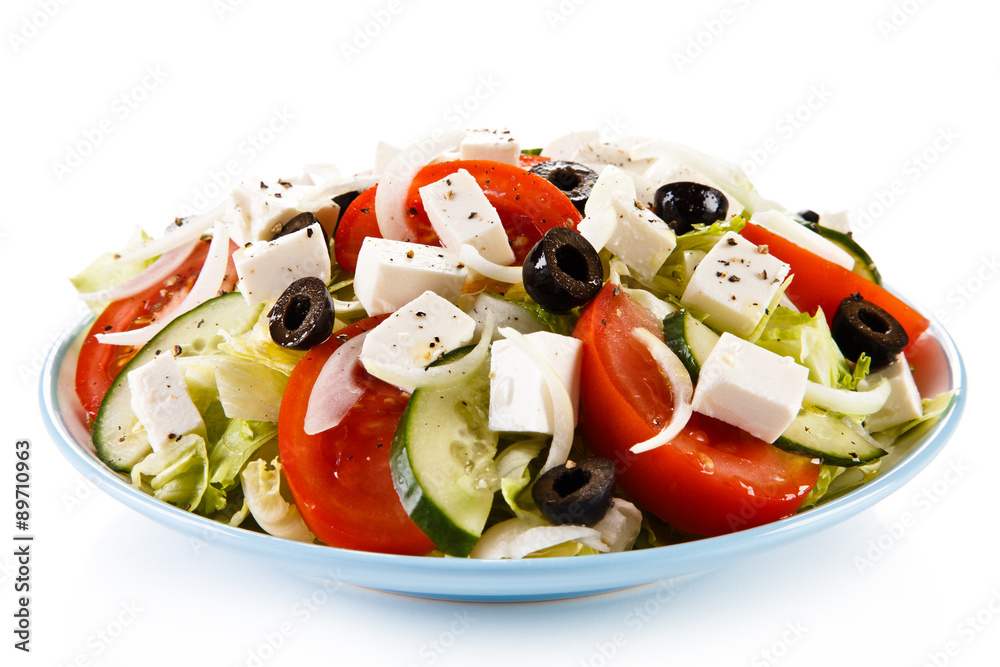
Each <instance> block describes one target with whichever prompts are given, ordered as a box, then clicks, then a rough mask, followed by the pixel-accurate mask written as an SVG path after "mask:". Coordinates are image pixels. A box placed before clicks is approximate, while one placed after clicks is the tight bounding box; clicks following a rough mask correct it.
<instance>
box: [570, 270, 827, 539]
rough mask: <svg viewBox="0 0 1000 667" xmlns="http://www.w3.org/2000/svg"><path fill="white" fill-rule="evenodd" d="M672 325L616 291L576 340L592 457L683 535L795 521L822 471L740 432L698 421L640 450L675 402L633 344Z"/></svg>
mask: <svg viewBox="0 0 1000 667" xmlns="http://www.w3.org/2000/svg"><path fill="white" fill-rule="evenodd" d="M636 327H644V328H646V329H648V330H649V331H651V332H653V333H654V334H656V335H658V336H660V335H662V324H661V323H660V322H659V321H657V320H656V318H655V317H653V315H652V314H651V313H650V312H649V311H648V310H646V309H645V308H643V307H642V306H640V305H639V304H637V303H636V302H635V301H634V300H632V298H631V297H629V296H628V295H626V294H625V293H624V292H622V291H621V290H619V289H618V288H616V287H615V286H613V285H605V287H604V288H603V289H602V290H601V292H600V293H599V294H598V295H597V297H596V298H595V299H594V300H593V301H592V302H591V303H590V304H588V305H587V306H586V307H585V308H584V310H583V312H582V314H581V316H580V320H579V322H578V323H577V325H576V329H575V330H574V333H573V335H574V336H575V337H576V338H578V339H580V340H581V341H582V342H583V359H582V369H581V381H580V432H581V434H582V435H583V437H584V440H585V441H586V443H587V446H588V447H589V449H590V451H591V452H592V453H594V454H597V455H599V456H604V457H606V458H609V459H611V460H612V461H614V463H615V470H616V473H617V475H618V481H619V484H620V485H621V487H622V489H624V491H625V493H626V494H627V495H628V496H629V497H630V498H631V499H632V500H634V501H635V502H636V503H637V504H638V505H640V506H641V507H643V508H645V509H646V510H648V511H649V512H652V513H653V514H654V515H656V516H657V517H659V518H660V519H662V520H664V521H666V522H668V523H670V524H673V525H674V526H676V527H677V528H680V529H682V530H685V531H688V532H692V533H696V534H699V535H721V534H724V533H730V532H734V531H736V530H742V529H744V528H751V527H753V526H758V525H762V524H765V523H769V522H771V521H775V520H777V519H781V518H783V517H787V516H790V515H792V514H794V513H795V512H796V511H797V510H798V508H799V507H800V506H801V504H802V501H803V500H804V498H805V496H806V494H807V493H808V492H809V490H810V489H811V488H812V487H813V486H814V485H815V484H816V480H817V478H818V476H819V471H820V465H819V464H817V463H813V462H812V461H811V460H810V459H808V458H806V457H804V456H797V455H795V454H789V453H787V452H783V451H781V450H780V449H778V448H776V447H774V446H773V445H771V444H769V443H767V442H764V441H763V440H759V439H757V438H755V437H753V436H751V435H750V434H748V433H746V432H745V431H742V430H741V429H738V428H736V427H733V426H730V425H728V424H725V423H723V422H721V421H718V420H715V419H712V418H710V417H707V416H705V415H701V414H698V413H695V414H694V415H693V416H692V417H691V419H690V421H689V422H688V425H687V427H686V428H685V429H684V430H683V431H682V433H681V434H680V435H679V436H678V437H677V438H675V439H674V440H672V441H671V442H670V443H668V444H667V445H664V446H663V447H659V448H657V449H654V450H651V451H648V452H644V453H641V454H633V453H632V452H631V451H630V448H631V447H632V446H633V445H635V444H636V443H638V442H642V441H643V440H647V439H649V438H651V437H652V436H653V435H655V434H656V433H658V432H659V431H660V430H661V428H662V427H661V425H662V424H664V423H665V422H666V420H668V419H669V418H670V415H671V414H672V412H673V407H672V406H673V400H672V398H671V394H670V388H669V386H667V384H666V382H665V380H664V378H663V376H662V374H661V373H660V371H659V369H658V367H657V365H656V363H655V362H654V361H653V359H652V357H651V356H650V355H649V353H648V352H647V351H646V349H645V348H644V347H643V346H642V345H641V344H640V343H639V342H638V341H637V340H635V337H634V336H633V335H632V330H633V329H634V328H636Z"/></svg>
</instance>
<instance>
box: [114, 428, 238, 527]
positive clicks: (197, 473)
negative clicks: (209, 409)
mask: <svg viewBox="0 0 1000 667" xmlns="http://www.w3.org/2000/svg"><path fill="white" fill-rule="evenodd" d="M132 485H133V486H135V487H137V488H139V489H141V490H142V491H144V492H146V493H148V494H150V495H152V496H153V497H154V498H157V499H158V500H162V501H164V502H168V503H170V504H172V505H176V506H177V507H180V508H181V509H184V510H187V511H189V512H190V511H195V510H196V509H198V507H199V506H200V505H201V502H202V496H204V495H205V491H206V489H207V488H208V452H207V450H206V448H205V440H204V438H202V437H201V436H200V435H194V434H190V435H185V436H183V437H181V438H179V439H177V440H174V441H172V442H169V443H167V444H166V445H164V447H163V448H162V449H161V450H160V451H158V452H153V453H152V454H149V455H148V456H147V457H146V458H144V459H143V460H142V461H140V462H139V463H137V464H136V465H135V466H133V467H132ZM223 505H225V503H223Z"/></svg>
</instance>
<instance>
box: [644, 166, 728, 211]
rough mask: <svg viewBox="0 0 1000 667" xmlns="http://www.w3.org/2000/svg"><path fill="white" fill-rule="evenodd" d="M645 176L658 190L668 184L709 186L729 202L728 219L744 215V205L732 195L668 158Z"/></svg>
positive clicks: (696, 172)
mask: <svg viewBox="0 0 1000 667" xmlns="http://www.w3.org/2000/svg"><path fill="white" fill-rule="evenodd" d="M643 176H644V177H645V178H647V179H649V180H650V181H652V182H653V183H656V184H657V186H656V187H657V188H659V187H661V186H663V185H666V184H667V183H682V182H688V183H700V184H701V185H707V186H708V187H710V188H715V189H716V190H718V191H719V192H721V193H722V194H723V195H724V196H725V197H726V201H727V202H729V211H728V212H727V213H726V218H727V219H728V218H733V217H735V216H737V215H740V214H741V213H743V210H744V209H743V204H741V203H740V202H739V200H737V199H736V198H735V197H732V196H730V194H729V193H728V192H726V191H725V190H724V189H722V188H721V187H720V186H719V185H718V184H717V183H715V182H714V181H712V180H711V179H709V178H708V177H707V176H705V175H704V174H702V173H701V172H700V171H698V170H697V169H694V168H693V167H689V166H687V165H683V164H677V163H676V162H674V161H672V160H668V159H666V158H660V159H659V160H657V161H656V162H654V163H653V164H652V165H651V166H650V167H649V168H648V169H647V170H646V171H645V172H644V173H643Z"/></svg>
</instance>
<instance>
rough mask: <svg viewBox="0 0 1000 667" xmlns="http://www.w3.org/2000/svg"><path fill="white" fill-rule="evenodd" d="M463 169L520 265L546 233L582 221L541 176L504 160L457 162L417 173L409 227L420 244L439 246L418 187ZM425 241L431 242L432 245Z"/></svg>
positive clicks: (409, 206)
mask: <svg viewBox="0 0 1000 667" xmlns="http://www.w3.org/2000/svg"><path fill="white" fill-rule="evenodd" d="M459 169H465V170H466V171H468V172H469V173H470V174H472V175H473V176H474V177H475V179H476V182H477V183H478V184H479V187H480V188H482V190H483V193H484V194H485V195H486V198H487V199H489V200H490V203H491V204H493V207H494V208H495V209H496V210H497V213H499V214H500V220H501V222H503V226H504V229H505V230H506V231H507V240H508V241H510V247H511V249H513V251H514V257H515V258H516V260H515V261H516V262H517V263H518V264H520V263H522V262H523V261H524V257H525V256H526V255H527V254H528V251H529V250H531V247H532V246H533V245H535V243H537V242H538V241H539V240H540V239H541V238H542V235H544V234H545V232H547V231H548V230H549V229H551V228H553V227H570V228H571V229H576V223H578V222H580V220H582V219H583V216H582V215H580V212H579V211H577V210H576V207H575V206H573V202H571V201H570V200H569V198H568V197H566V194H565V193H564V192H563V191H562V190H560V189H559V188H557V187H556V186H554V185H552V184H551V183H549V182H548V181H546V180H545V179H544V178H542V177H541V176H537V175H535V174H532V173H530V172H527V171H525V170H524V169H521V168H520V167H515V166H513V165H510V164H505V163H503V162H490V161H489V160H455V161H453V162H442V163H440V164H431V165H428V166H426V167H424V168H423V169H421V170H420V171H419V172H418V173H417V175H416V176H415V177H414V179H413V183H412V184H411V185H410V192H409V195H408V197H407V211H408V214H407V224H408V225H409V226H410V229H411V230H413V232H414V234H415V235H416V237H417V239H418V242H419V243H427V244H428V245H440V242H439V241H438V239H437V234H435V233H434V229H433V228H432V227H431V223H430V221H429V220H428V219H427V213H426V212H425V211H424V203H423V201H421V199H420V192H419V190H420V188H422V187H423V186H425V185H428V184H430V183H433V182H435V181H440V180H441V179H442V178H444V177H446V176H449V175H450V174H454V173H455V172H456V171H458V170H459ZM423 239H433V242H431V241H429V240H423Z"/></svg>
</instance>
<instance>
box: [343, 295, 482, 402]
mask: <svg viewBox="0 0 1000 667" xmlns="http://www.w3.org/2000/svg"><path fill="white" fill-rule="evenodd" d="M475 330H476V321H475V320H474V319H472V318H471V317H469V316H468V315H466V314H465V313H463V312H462V311H461V310H459V308H458V307H457V306H455V305H454V304H452V303H451V302H450V301H448V300H447V299H444V298H442V297H440V296H438V295H437V294H435V293H434V292H429V291H428V292H424V293H423V294H421V295H420V296H418V297H417V298H415V299H413V300H412V301H410V302H409V303H407V304H405V305H403V306H402V307H401V308H399V309H397V310H396V312H394V313H393V314H392V315H390V316H389V317H387V318H386V319H385V320H383V321H382V322H381V323H380V324H379V325H378V326H377V327H375V328H374V329H372V330H371V331H369V332H368V335H367V336H365V341H364V343H363V344H362V345H361V354H360V360H361V363H362V364H363V365H364V366H365V368H368V369H369V372H371V373H372V374H373V375H380V373H379V367H381V368H398V369H402V370H409V369H415V368H416V369H419V368H426V367H427V366H428V365H430V363H431V362H433V361H434V360H435V359H438V358H440V357H441V356H442V355H444V354H445V353H446V352H448V351H450V350H454V349H456V348H459V347H462V346H463V345H468V344H469V343H470V342H471V341H472V337H473V334H474V333H475ZM399 386H400V388H402V389H404V390H405V391H413V389H414V386H415V385H412V384H406V383H405V382H404V383H403V384H400V385H399Z"/></svg>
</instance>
